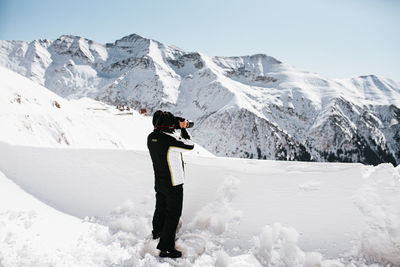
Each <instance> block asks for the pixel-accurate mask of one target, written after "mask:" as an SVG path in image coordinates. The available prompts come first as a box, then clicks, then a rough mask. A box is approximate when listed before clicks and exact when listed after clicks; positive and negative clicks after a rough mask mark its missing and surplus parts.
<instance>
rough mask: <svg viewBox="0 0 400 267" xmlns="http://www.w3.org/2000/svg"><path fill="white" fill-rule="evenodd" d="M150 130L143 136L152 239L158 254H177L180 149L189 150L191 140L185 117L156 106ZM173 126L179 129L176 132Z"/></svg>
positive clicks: (180, 197)
mask: <svg viewBox="0 0 400 267" xmlns="http://www.w3.org/2000/svg"><path fill="white" fill-rule="evenodd" d="M153 125H154V131H153V132H152V133H150V134H149V136H148V137H147V147H148V149H149V152H150V156H151V159H152V161H153V169H154V175H155V186H154V189H155V191H156V209H155V211H154V216H153V232H152V233H153V239H157V238H160V241H159V243H158V245H157V249H159V250H161V252H160V257H169V258H179V257H181V256H182V253H181V252H180V251H178V250H176V249H175V234H176V227H177V225H178V222H179V218H180V216H181V213H182V203H183V183H184V174H185V173H184V163H183V158H182V151H184V150H192V149H193V147H194V144H193V142H192V141H191V140H190V135H189V133H188V132H187V130H186V125H187V121H186V120H185V119H183V118H177V117H175V116H174V115H172V113H170V112H163V111H161V110H158V111H156V112H155V113H154V115H153ZM175 128H179V129H180V130H181V134H180V135H178V134H177V133H176V132H175Z"/></svg>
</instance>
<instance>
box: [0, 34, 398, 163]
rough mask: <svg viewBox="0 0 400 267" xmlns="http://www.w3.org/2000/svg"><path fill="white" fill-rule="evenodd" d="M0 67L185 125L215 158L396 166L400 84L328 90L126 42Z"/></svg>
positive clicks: (291, 72) (20, 55)
mask: <svg viewBox="0 0 400 267" xmlns="http://www.w3.org/2000/svg"><path fill="white" fill-rule="evenodd" d="M0 65H2V66H5V67H7V68H9V69H11V70H13V71H16V72H18V73H20V74H22V75H24V76H26V77H28V78H30V79H32V80H33V81H35V82H37V83H39V84H41V85H44V86H45V87H47V88H49V89H50V90H52V91H54V92H55V93H57V94H58V95H60V96H63V97H68V98H80V97H91V98H94V99H97V100H101V101H104V102H106V103H109V104H124V105H128V106H130V107H133V108H136V109H139V108H146V109H147V110H148V112H149V113H150V114H151V112H152V111H154V110H156V109H166V110H170V111H172V112H174V113H176V114H179V115H182V116H185V117H187V118H190V119H191V120H194V121H195V128H194V129H193V135H194V136H195V138H196V140H197V142H198V143H200V144H202V145H203V146H204V147H205V148H207V149H209V150H210V151H211V152H213V153H215V154H216V155H221V156H232V157H247V158H259V159H280V160H306V161H308V160H315V161H341V162H362V163H367V164H378V163H381V162H391V163H393V164H395V165H397V164H399V163H400V84H399V83H397V82H395V81H392V80H390V79H384V78H380V77H376V76H374V75H369V76H360V77H357V78H351V79H346V80H331V79H326V78H324V77H321V76H320V75H318V74H315V73H309V72H304V71H301V70H297V69H295V68H293V67H291V66H288V65H286V64H284V63H282V62H280V61H278V60H276V59H275V58H273V57H269V56H266V55H263V54H257V55H252V56H242V57H209V56H207V55H204V54H201V53H196V52H191V53H189V52H185V51H183V50H181V49H179V48H177V47H173V46H167V45H164V44H161V43H159V42H157V41H154V40H150V39H146V38H143V37H141V36H138V35H136V34H132V35H129V36H126V37H123V38H122V39H120V40H117V41H115V42H114V43H109V44H105V45H104V44H99V43H96V42H94V41H91V40H87V39H85V38H81V37H78V36H70V35H64V36H61V37H60V38H58V39H57V40H54V41H49V40H39V41H33V42H31V43H26V42H22V41H0Z"/></svg>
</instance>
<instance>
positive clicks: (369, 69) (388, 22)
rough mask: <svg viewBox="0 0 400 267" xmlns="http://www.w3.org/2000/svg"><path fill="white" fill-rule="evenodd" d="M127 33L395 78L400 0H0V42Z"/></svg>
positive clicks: (336, 74)
mask: <svg viewBox="0 0 400 267" xmlns="http://www.w3.org/2000/svg"><path fill="white" fill-rule="evenodd" d="M131 33H136V34H139V35H141V36H143V37H147V38H151V39H155V40H157V41H160V42H162V43H165V44H169V45H176V46H178V47H180V48H182V49H184V50H187V51H198V52H203V53H205V54H208V55H210V56H214V55H219V56H240V55H249V54H256V53H264V54H267V55H270V56H273V57H275V58H277V59H278V60H281V61H283V62H284V63H287V64H289V65H292V66H295V67H297V68H300V69H303V70H307V71H312V72H317V73H320V74H321V75H323V76H326V77H330V78H348V77H353V76H359V75H366V74H376V75H380V76H383V77H389V78H392V79H394V80H396V81H399V82H400V1H399V0H242V1H239V0H225V1H223V0H198V1H195V0H142V1H135V0H108V1H104V0H97V1H91V0H79V1H78V0H68V1H58V0H25V1H24V0H0V39H1V40H25V41H32V40H34V39H40V38H42V39H43V38H47V39H56V38H58V37H59V36H60V35H63V34H74V35H79V36H82V37H85V38H88V39H92V40H95V41H97V42H100V43H107V42H113V41H115V40H116V39H119V38H121V37H123V36H126V35H129V34H131Z"/></svg>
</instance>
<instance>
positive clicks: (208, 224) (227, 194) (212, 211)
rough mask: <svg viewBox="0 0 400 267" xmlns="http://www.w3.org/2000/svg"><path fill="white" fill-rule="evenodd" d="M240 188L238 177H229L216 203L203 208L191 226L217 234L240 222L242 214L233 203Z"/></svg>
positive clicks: (219, 192)
mask: <svg viewBox="0 0 400 267" xmlns="http://www.w3.org/2000/svg"><path fill="white" fill-rule="evenodd" d="M239 187H240V181H239V179H237V178H236V177H233V176H229V177H227V178H226V179H225V180H224V182H223V184H222V186H221V187H220V188H219V189H218V191H217V198H216V200H215V201H213V202H211V203H209V204H208V205H206V206H205V207H203V208H202V209H201V210H200V211H199V212H198V213H197V215H196V216H195V218H194V220H193V222H192V223H191V226H192V227H193V228H196V229H201V230H204V229H209V230H211V231H212V232H214V233H215V234H222V233H223V232H225V231H226V229H227V227H228V224H229V223H231V222H233V221H235V220H239V219H240V217H241V216H242V212H241V211H238V210H234V209H233V208H232V207H231V202H232V200H233V198H234V197H235V196H236V194H237V192H238V190H239Z"/></svg>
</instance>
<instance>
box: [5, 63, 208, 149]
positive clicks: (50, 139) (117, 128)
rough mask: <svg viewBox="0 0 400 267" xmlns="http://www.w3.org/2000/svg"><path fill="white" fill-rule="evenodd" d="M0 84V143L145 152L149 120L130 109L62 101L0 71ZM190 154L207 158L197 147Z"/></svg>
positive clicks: (149, 118)
mask: <svg viewBox="0 0 400 267" xmlns="http://www.w3.org/2000/svg"><path fill="white" fill-rule="evenodd" d="M0 81H1V82H0V89H1V91H0V94H1V98H0V123H1V125H2V130H1V131H0V141H6V142H8V143H12V144H20V145H29V146H32V145H35V146H42V147H43V146H46V147H71V148H77V147H80V148H82V147H85V148H121V149H135V150H147V145H146V140H147V135H148V134H149V132H151V131H152V122H151V117H145V116H142V115H140V114H139V113H138V112H137V111H135V110H130V111H126V110H125V111H119V110H117V109H116V108H115V107H112V106H109V105H106V104H103V103H101V102H98V101H95V100H92V99H89V98H81V99H72V100H66V99H64V98H62V97H60V96H58V95H56V94H54V93H53V92H51V91H50V90H48V89H46V88H45V87H43V86H41V85H38V84H37V83H34V82H32V81H31V80H29V79H27V78H25V77H23V76H21V75H19V74H17V73H15V72H12V71H10V70H7V69H5V68H3V67H0ZM56 103H57V104H58V105H59V107H57V106H56ZM192 153H194V154H197V155H208V156H211V155H212V154H211V153H210V152H208V151H206V150H205V149H204V148H202V147H201V146H200V145H196V149H195V150H194V151H193V152H192Z"/></svg>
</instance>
